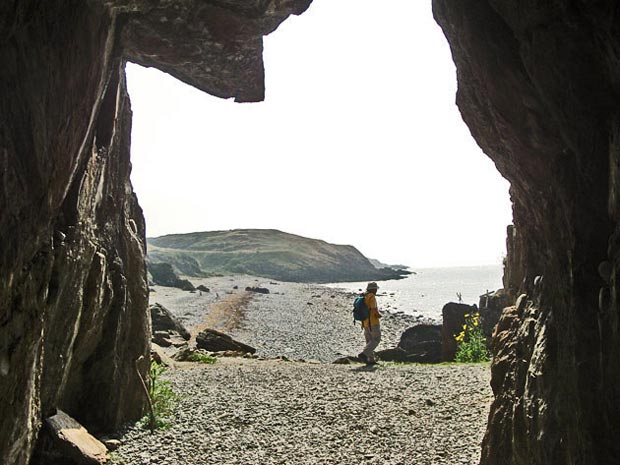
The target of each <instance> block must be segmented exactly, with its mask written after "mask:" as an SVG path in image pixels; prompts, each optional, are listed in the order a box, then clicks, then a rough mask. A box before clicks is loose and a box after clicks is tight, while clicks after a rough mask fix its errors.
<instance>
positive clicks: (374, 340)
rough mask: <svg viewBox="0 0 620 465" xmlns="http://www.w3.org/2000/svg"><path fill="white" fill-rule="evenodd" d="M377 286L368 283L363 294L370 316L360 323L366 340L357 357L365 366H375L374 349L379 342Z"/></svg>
mask: <svg viewBox="0 0 620 465" xmlns="http://www.w3.org/2000/svg"><path fill="white" fill-rule="evenodd" d="M378 290H379V286H377V283H374V282H373V283H368V286H366V292H365V293H364V301H365V302H366V306H367V307H368V310H370V316H369V317H368V319H366V320H364V321H362V328H364V338H365V339H366V347H364V350H363V351H362V352H361V353H360V354H359V355H358V358H359V359H360V360H361V361H362V362H364V363H366V364H367V365H375V364H376V363H377V359H376V358H375V349H376V348H377V346H378V345H379V342H381V323H380V321H379V319H380V318H381V314H380V313H379V308H378V307H377V291H378Z"/></svg>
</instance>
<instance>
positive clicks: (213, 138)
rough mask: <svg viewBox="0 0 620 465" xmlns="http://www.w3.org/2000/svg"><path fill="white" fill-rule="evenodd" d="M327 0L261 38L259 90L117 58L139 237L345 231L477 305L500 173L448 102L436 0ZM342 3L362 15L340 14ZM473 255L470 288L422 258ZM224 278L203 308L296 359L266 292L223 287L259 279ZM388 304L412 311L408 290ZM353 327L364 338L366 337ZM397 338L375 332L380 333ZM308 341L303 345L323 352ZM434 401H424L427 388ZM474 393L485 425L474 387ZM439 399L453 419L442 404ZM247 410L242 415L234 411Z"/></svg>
mask: <svg viewBox="0 0 620 465" xmlns="http://www.w3.org/2000/svg"><path fill="white" fill-rule="evenodd" d="M333 3H334V2H331V4H329V5H328V4H327V3H326V2H316V3H315V4H314V5H313V6H312V7H311V8H310V10H308V11H307V12H306V13H304V14H303V15H302V16H300V17H294V18H290V19H289V20H287V21H286V22H285V23H284V24H282V25H281V26H280V27H279V29H278V30H277V31H275V32H274V33H273V34H271V35H270V36H268V37H266V39H265V69H266V100H265V101H264V102H262V103H258V104H237V103H234V102H232V101H226V100H221V99H217V98H215V97H212V96H209V95H206V94H204V93H202V92H200V91H198V90H196V89H193V88H191V87H189V86H186V85H184V84H182V83H180V82H178V81H176V80H174V79H173V78H171V77H169V76H167V75H165V74H163V73H161V72H159V71H155V70H150V69H144V68H140V67H138V66H137V65H132V64H129V65H128V66H127V75H128V85H129V91H130V95H131V99H132V108H133V112H134V119H133V133H132V164H133V173H132V182H133V185H134V188H135V190H136V192H137V194H138V196H139V200H140V203H141V206H142V207H143V209H144V212H145V217H146V220H147V236H148V237H157V236H162V235H165V234H174V233H189V232H196V231H226V230H232V229H249V228H253V229H276V230H280V231H285V232H287V233H292V234H297V235H300V236H305V237H310V238H316V239H321V240H325V241H327V242H330V243H335V244H352V245H354V246H355V247H357V248H358V249H359V250H360V251H361V252H362V253H363V254H364V255H365V256H366V257H369V258H373V259H378V260H380V261H381V262H384V263H388V264H396V263H398V264H405V265H409V266H411V267H413V268H412V269H413V270H414V271H416V272H418V274H417V275H415V276H414V277H417V281H416V285H418V287H417V288H415V290H416V292H417V296H416V297H417V298H418V299H421V300H420V301H421V302H423V303H422V304H420V305H422V306H423V305H424V303H425V302H426V301H428V300H429V299H430V298H431V297H432V296H430V295H429V292H436V293H438V295H440V297H439V299H440V300H443V303H447V302H448V301H450V300H456V299H458V298H459V297H458V296H457V295H456V293H457V292H458V293H459V294H460V295H461V296H463V300H464V301H465V302H466V303H469V304H474V303H476V304H477V303H478V301H477V296H479V295H481V294H483V293H485V291H488V290H490V291H493V290H495V289H497V288H499V287H501V260H502V255H503V254H504V253H505V245H504V244H505V232H506V226H507V225H508V224H510V223H511V212H510V200H509V196H508V188H509V186H508V183H507V182H506V181H505V180H503V179H502V178H501V176H500V175H499V173H498V172H497V170H496V169H495V167H494V166H493V163H492V162H491V161H490V160H489V159H488V158H487V157H486V156H485V155H484V154H483V153H482V152H481V151H480V149H479V148H478V146H477V145H476V143H475V142H474V140H473V139H472V137H471V135H470V133H469V130H468V129H467V127H466V125H465V124H464V123H463V121H462V120H461V117H460V114H459V112H458V109H457V108H456V106H455V104H454V96H455V93H456V79H455V69H454V64H453V63H452V60H451V56H450V51H449V47H448V44H447V41H446V39H445V38H444V36H443V33H442V32H441V30H440V28H439V26H438V25H437V24H436V23H435V22H434V20H433V18H432V14H431V10H430V2H406V1H400V2H398V5H396V4H394V5H393V6H392V7H391V8H392V9H389V8H386V10H385V11H383V12H379V11H377V9H376V7H375V8H373V4H372V2H367V1H361V2H360V1H359V0H356V1H355V4H354V6H353V3H351V2H337V3H338V4H333ZM352 8H354V11H356V16H357V17H358V18H359V21H356V22H351V21H349V20H348V19H347V18H348V16H347V15H348V13H349V11H351V9H352ZM383 15H384V16H383ZM382 16H383V17H382ZM412 18H416V21H417V22H416V24H415V25H412V24H411V21H412ZM318 24H320V26H317V25H318ZM345 25H346V28H347V30H346V31H343V28H344V27H345ZM317 30H320V31H321V33H320V34H317V33H316V31H317ZM369 31H372V34H369ZM163 248H166V247H163ZM170 248H174V247H170ZM150 250H153V249H152V248H151V249H150ZM257 253H260V251H259V250H257ZM481 265H490V267H489V268H488V269H486V270H485V271H484V272H487V273H489V274H490V275H489V278H488V281H481V282H480V287H479V288H478V289H477V290H475V283H473V286H474V290H473V291H472V294H471V295H463V294H467V292H466V291H465V289H463V288H458V287H457V288H454V287H451V286H452V284H450V286H448V284H447V283H446V281H445V279H446V276H447V275H446V274H445V273H444V274H443V275H441V273H440V274H439V275H433V274H432V273H429V268H430V269H432V270H433V272H435V271H437V270H438V269H445V267H451V269H452V271H454V270H457V271H455V273H456V275H455V277H454V280H455V281H456V282H459V280H460V282H465V281H466V280H467V279H468V278H471V276H472V273H476V272H477V271H476V270H477V269H478V268H479V267H480V266H481ZM456 266H460V267H468V268H453V267H456ZM241 271H243V270H242V269H241ZM429 276H430V280H431V281H432V282H429V284H428V285H429V289H433V286H434V291H433V290H431V291H420V288H419V282H420V280H422V279H426V278H427V277H429ZM231 279H232V278H227V277H226V278H223V281H222V282H221V283H220V285H221V288H215V289H216V290H215V291H214V286H215V285H211V287H212V289H211V291H212V292H210V294H209V299H212V300H211V301H210V302H211V303H212V304H213V305H214V306H215V307H216V308H217V312H219V313H217V312H214V314H216V315H219V316H218V318H217V319H215V320H214V319H213V318H212V319H211V320H209V323H214V324H220V323H221V321H224V323H222V324H223V327H221V328H219V329H224V330H228V329H231V330H232V331H233V332H234V333H235V335H240V337H242V336H243V335H247V334H249V333H250V332H251V331H255V332H256V331H258V330H262V329H263V328H271V329H272V330H273V328H274V327H275V328H276V329H277V331H275V330H274V331H273V333H274V334H275V333H276V332H277V338H276V336H274V337H273V339H274V341H272V342H273V343H274V345H276V346H277V350H276V352H280V353H279V355H281V356H286V357H289V358H302V357H299V356H297V357H295V355H297V354H296V353H295V349H294V348H293V350H291V351H288V350H287V349H291V347H289V346H290V345H291V344H290V343H289V342H287V341H286V340H284V339H282V334H283V333H286V331H293V332H294V331H295V330H294V329H292V328H295V325H294V324H292V323H291V321H293V320H291V321H287V325H280V327H278V323H277V322H276V321H275V320H274V319H271V320H269V321H267V323H266V324H265V321H264V319H265V318H275V317H274V315H275V314H271V315H270V316H269V317H266V316H265V315H264V314H263V315H253V314H252V311H251V310H252V308H253V307H252V305H258V304H256V303H255V302H260V299H261V298H263V297H259V298H258V299H256V300H253V301H252V302H254V303H252V302H251V303H249V304H248V307H247V308H242V309H241V310H242V311H243V312H244V314H242V315H241V314H235V313H234V312H235V311H237V310H239V309H240V308H241V307H240V306H239V305H235V299H237V298H238V299H239V302H241V300H242V299H241V297H239V296H236V293H235V292H233V291H234V289H233V288H234V287H239V288H240V289H241V290H243V289H244V288H245V287H246V286H248V287H251V286H252V284H253V282H252V281H248V282H246V281H247V280H246V281H243V280H239V281H235V282H232V281H231ZM485 279H487V278H485ZM190 280H192V278H190ZM195 282H198V281H195ZM275 282H276V281H275V279H274V280H273V281H272V280H270V279H261V280H260V281H259V282H258V283H257V284H256V286H257V287H269V288H271V292H272V294H277V295H287V296H291V295H294V294H295V293H297V292H299V293H300V296H301V297H300V298H301V299H302V301H300V303H299V305H298V306H297V308H300V307H304V308H310V307H313V308H314V309H316V307H317V306H316V305H314V302H313V301H312V299H313V298H315V297H314V295H318V294H315V293H316V292H319V291H316V290H315V289H314V288H313V289H312V292H311V294H310V295H306V294H303V293H302V291H301V290H299V289H298V288H291V287H290V286H289V287H286V286H288V285H283V284H274V283H275ZM406 282H407V280H403V281H400V282H396V283H399V284H394V286H395V287H394V289H392V290H390V289H389V287H388V289H387V292H385V294H384V295H383V296H382V297H385V299H386V300H389V299H391V298H392V297H393V296H390V294H395V295H398V293H401V294H402V293H405V292H406V291H405V290H404V289H401V288H400V286H401V285H403V284H405V283H406ZM360 285H362V284H358V283H355V284H352V285H350V286H349V290H351V291H354V290H356V289H357V288H358V287H359V286H360ZM280 286H282V287H280ZM442 286H444V287H445V288H446V289H442ZM457 286H458V284H457ZM461 286H465V284H461ZM468 286H469V284H468ZM207 287H208V286H207ZM283 287H286V292H283V291H281V289H282V288H283ZM328 289H329V288H328ZM444 291H445V292H447V293H448V294H449V295H445V298H444V294H441V292H444ZM180 292H185V294H183V295H182V296H181V297H179V296H180V295H181V294H178V295H177V294H175V295H172V294H170V295H168V296H165V295H162V293H159V294H157V298H156V300H157V299H159V300H162V299H163V301H162V302H160V303H163V304H164V305H166V304H168V303H170V305H174V303H173V302H177V303H181V304H182V305H187V306H188V308H189V307H190V306H192V305H195V303H194V300H195V299H196V294H192V295H190V294H188V293H187V292H186V291H180ZM229 292H230V293H229ZM216 294H217V295H216ZM332 294H333V293H332V291H329V290H326V291H324V293H323V292H321V295H320V298H317V299H319V300H321V302H323V300H322V299H325V302H326V303H325V305H328V304H327V303H328V302H329V300H328V299H331V298H332ZM412 295H413V293H412ZM203 297H205V296H203ZM306 298H307V299H309V300H308V301H306V300H303V299H306ZM474 298H475V300H474ZM166 299H167V300H166ZM218 299H219V301H218ZM424 299H426V300H424ZM335 300H338V299H337V298H336V299H335ZM239 302H237V303H239ZM280 302H283V300H280ZM152 303H153V302H152ZM309 304H313V305H309ZM381 304H382V303H381V302H380V305H381ZM321 305H323V303H321ZM342 305H345V304H344V303H343V304H342ZM390 305H392V304H390ZM393 305H394V308H393V310H395V311H405V313H407V311H408V309H407V308H406V305H405V304H401V303H399V304H393ZM416 305H418V304H416ZM196 308H197V307H195V306H194V307H192V312H196V311H197V310H196ZM343 308H344V307H343ZM231 309H233V310H232V313H233V314H232V315H231ZM248 309H249V311H247V312H246V310H248ZM416 310H419V309H416ZM434 310H435V311H437V310H438V308H437V306H436V305H435V306H434ZM439 310H440V308H439ZM342 311H343V312H344V311H345V310H342ZM422 316H424V315H423V312H422ZM426 316H428V317H436V316H437V315H426ZM244 318H245V319H246V320H245V321H246V324H245V325H243V324H242V325H241V326H242V328H240V329H238V328H237V326H236V325H237V324H238V323H239V321H240V320H243V319H244ZM261 319H262V321H261ZM202 323H203V324H204V322H202ZM297 323H299V322H297ZM227 325H229V326H227ZM257 328H258V329H257ZM268 332H269V329H265V333H264V334H268ZM340 336H341V334H340V333H339V332H338V331H335V332H327V333H325V334H323V335H322V337H321V339H320V340H318V341H315V342H314V343H315V345H318V346H321V348H324V347H325V345H330V344H334V345H335V346H338V348H335V349H334V348H333V347H331V346H330V356H332V355H333V356H334V358H335V357H336V353H337V352H342V353H344V354H346V353H347V350H346V348H344V349H343V348H341V344H340V343H339V342H337V343H332V342H330V341H334V340H336V341H337V340H338V338H339V337H340ZM352 337H355V338H357V339H356V341H357V342H355V344H358V345H359V346H361V344H362V336H361V335H360V334H359V333H356V334H355V335H354V336H352ZM394 337H396V336H395V335H394V334H392V335H385V336H384V341H388V340H390V338H394ZM276 339H277V341H276ZM296 340H298V341H302V340H304V339H303V337H302V336H299V337H296ZM385 343H386V342H384V345H385ZM309 344H310V342H309ZM310 352H312V353H311V354H309V355H307V356H306V357H303V358H306V359H307V358H311V359H313V358H316V359H320V358H321V357H320V356H316V355H315V352H313V351H310ZM348 353H350V351H348ZM270 355H275V354H270ZM443 376H447V375H445V374H443V373H442V374H437V375H436V376H435V375H433V377H432V381H431V384H433V383H434V384H435V385H436V386H440V385H441V384H442V382H441V379H442V377H443ZM465 376H470V375H465ZM487 384H488V383H487ZM465 388H466V386H462V387H461V388H460V389H465ZM446 395H447V396H450V395H456V394H455V392H451V393H450V392H449V393H447V394H446ZM428 401H429V402H428V405H427V406H428V407H432V404H433V402H435V401H434V400H432V399H429V400H428ZM474 402H477V403H479V404H480V405H478V404H477V405H476V408H477V409H478V408H480V410H476V411H475V412H474V414H479V416H480V418H481V423H480V424H483V423H484V420H485V419H486V415H485V413H484V412H483V411H482V409H483V407H481V405H482V403H483V400H481V399H479V398H476V399H475V401H474ZM412 410H415V409H414V408H413V407H412ZM440 410H441V409H440ZM441 412H442V415H444V416H443V417H442V420H445V421H446V422H448V423H450V422H451V420H449V419H446V418H448V417H449V416H450V414H449V413H447V411H443V410H441ZM246 413H247V412H245V413H244V412H241V413H240V414H239V415H240V418H241V420H240V421H242V420H243V418H245V416H244V415H245V414H246ZM475 434H481V433H480V432H479V431H476V432H475ZM479 439H481V436H480V437H479ZM433 447H434V446H433Z"/></svg>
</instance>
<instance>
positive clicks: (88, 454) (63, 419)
mask: <svg viewBox="0 0 620 465" xmlns="http://www.w3.org/2000/svg"><path fill="white" fill-rule="evenodd" d="M45 426H46V427H47V432H48V433H49V436H50V438H51V442H52V445H53V446H54V447H55V448H56V449H57V451H58V454H59V455H60V456H61V457H65V458H66V459H68V460H70V461H71V462H73V463H74V464H75V465H101V464H104V463H106V462H107V461H108V459H109V456H108V449H107V447H106V446H105V445H104V444H103V443H101V442H100V441H99V440H98V439H97V438H95V437H94V436H92V435H91V434H90V433H89V432H88V431H87V430H86V428H84V427H83V426H82V425H81V424H79V423H78V422H77V421H75V420H74V419H73V418H71V417H70V416H69V415H67V414H66V413H64V412H63V411H61V410H58V411H57V413H56V415H53V416H51V417H49V418H47V419H46V420H45Z"/></svg>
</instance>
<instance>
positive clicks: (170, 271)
mask: <svg viewBox="0 0 620 465" xmlns="http://www.w3.org/2000/svg"><path fill="white" fill-rule="evenodd" d="M148 267H149V273H150V274H151V276H152V277H153V282H154V283H155V284H157V285H159V286H166V287H176V288H178V289H181V290H183V291H193V290H195V289H196V288H195V287H194V285H193V284H192V283H191V282H190V281H189V280H187V279H180V278H179V277H178V276H177V274H176V273H175V271H174V268H173V267H172V265H171V264H170V263H152V262H150V263H149V265H148Z"/></svg>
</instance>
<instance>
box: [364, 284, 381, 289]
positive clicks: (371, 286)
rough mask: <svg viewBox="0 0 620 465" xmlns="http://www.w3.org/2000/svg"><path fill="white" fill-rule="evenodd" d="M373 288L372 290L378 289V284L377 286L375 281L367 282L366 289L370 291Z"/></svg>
mask: <svg viewBox="0 0 620 465" xmlns="http://www.w3.org/2000/svg"><path fill="white" fill-rule="evenodd" d="M373 289H374V290H377V289H379V286H377V283H368V286H366V290H367V291H372V290H373Z"/></svg>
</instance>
